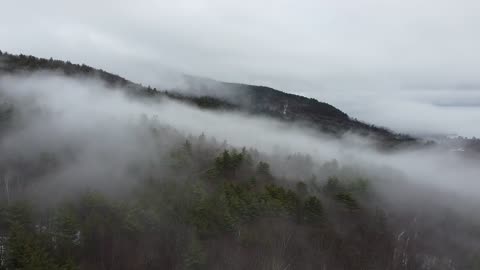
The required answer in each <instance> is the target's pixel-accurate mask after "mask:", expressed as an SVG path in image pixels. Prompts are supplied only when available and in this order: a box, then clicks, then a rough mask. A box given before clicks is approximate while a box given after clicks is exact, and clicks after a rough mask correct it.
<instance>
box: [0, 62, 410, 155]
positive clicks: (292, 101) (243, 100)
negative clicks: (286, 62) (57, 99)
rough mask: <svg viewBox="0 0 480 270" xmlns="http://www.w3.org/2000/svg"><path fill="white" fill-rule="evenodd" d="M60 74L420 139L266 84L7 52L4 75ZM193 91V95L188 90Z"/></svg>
mask: <svg viewBox="0 0 480 270" xmlns="http://www.w3.org/2000/svg"><path fill="white" fill-rule="evenodd" d="M34 71H55V72H60V73H63V74H66V75H68V76H86V77H95V78H99V79H101V80H102V81H104V82H105V83H107V84H108V85H110V86H112V87H122V88H125V89H129V90H130V91H131V93H133V94H135V95H147V96H149V97H152V96H157V97H162V96H167V97H169V98H173V99H177V100H181V101H184V102H188V103H191V104H194V105H197V106H200V107H202V108H205V109H222V110H240V111H243V112H247V113H250V114H253V115H256V116H262V115H263V116H269V117H273V118H275V119H280V120H283V121H287V122H297V123H303V124H304V125H306V126H313V127H314V128H316V129H318V130H320V131H322V132H325V133H328V134H331V135H334V136H341V135H343V134H345V133H354V134H359V135H362V136H365V137H371V138H374V139H375V140H378V141H379V142H381V144H380V145H379V146H380V147H381V148H385V149H389V148H392V147H399V146H408V145H410V144H415V143H416V142H417V141H416V139H414V138H413V137H411V136H408V135H404V134H396V133H394V132H391V131H389V130H387V129H385V128H382V127H377V126H374V125H369V124H366V123H364V122H361V121H358V120H356V119H352V118H350V117H349V116H348V115H347V114H345V113H344V112H342V111H341V110H339V109H337V108H335V107H333V106H332V105H330V104H327V103H323V102H319V101H317V100H315V99H311V98H306V97H302V96H298V95H293V94H288V93H284V92H281V91H278V90H275V89H272V88H269V87H265V86H253V85H245V84H236V83H224V82H217V81H213V80H209V79H203V78H198V77H193V76H187V75H185V76H184V80H183V83H182V85H183V87H185V88H187V89H178V88H173V89H157V88H152V87H150V86H148V87H144V86H142V85H140V84H137V83H133V82H131V81H128V80H126V79H124V78H122V77H120V76H117V75H114V74H111V73H108V72H106V71H103V70H98V69H94V68H92V67H90V66H87V65H84V64H82V65H78V64H72V63H71V62H68V61H67V62H64V61H60V60H53V59H43V58H36V57H34V56H26V55H11V54H8V53H3V54H2V65H0V76H1V73H4V74H5V73H7V74H9V73H10V74H11V73H19V72H20V73H22V72H23V73H25V72H27V73H28V72H34ZM185 90H187V91H185Z"/></svg>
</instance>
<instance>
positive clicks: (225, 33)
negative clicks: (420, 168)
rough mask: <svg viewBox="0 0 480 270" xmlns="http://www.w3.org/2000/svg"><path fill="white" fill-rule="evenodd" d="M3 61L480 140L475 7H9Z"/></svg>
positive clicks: (437, 3)
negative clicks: (40, 62)
mask: <svg viewBox="0 0 480 270" xmlns="http://www.w3.org/2000/svg"><path fill="white" fill-rule="evenodd" d="M0 12H1V16H0V49H1V50H5V51H8V52H12V53H24V54H33V55H36V56H41V57H54V58H59V59H64V60H71V61H72V62H78V63H86V64H89V65H92V66H95V67H99V68H103V69H105V70H108V71H112V72H114V73H118V74H120V75H123V76H126V77H127V78H129V79H131V80H134V81H137V82H140V83H143V84H151V85H167V84H168V79H169V75H168V74H170V73H168V72H167V71H173V72H183V73H189V74H193V75H200V76H205V77H210V78H214V79H217V80H226V81H232V82H243V83H252V84H262V85H269V86H272V87H275V88H279V89H281V90H284V91H287V92H293V93H298V94H302V95H306V96H310V97H315V98H317V99H320V100H324V101H327V102H330V103H332V104H333V105H335V106H337V107H339V108H340V109H342V110H343V111H345V112H347V113H349V114H350V115H351V116H353V117H357V118H359V119H362V120H365V121H369V122H373V123H376V124H380V125H385V126H387V127H391V128H394V129H396V130H399V131H405V132H441V133H458V134H460V135H466V136H477V137H480V125H478V124H477V123H478V122H480V78H479V76H478V71H480V53H479V52H478V48H480V1H475V0H450V1H446V0H417V1H413V0H398V1H397V0H396V1H393V0H356V1H346V0H335V1H333V0H331V1H305V0H303V1H298V0H297V1H293V0H291V1H290V0H276V1H254V0H242V1H228V0H192V1H186V0H177V1H163V0H157V1H154V0H137V1H127V0H115V1H113V0H103V1H102V0H96V1H94V0H83V1H65V0H43V1H37V0H5V1H2V3H1V11H0Z"/></svg>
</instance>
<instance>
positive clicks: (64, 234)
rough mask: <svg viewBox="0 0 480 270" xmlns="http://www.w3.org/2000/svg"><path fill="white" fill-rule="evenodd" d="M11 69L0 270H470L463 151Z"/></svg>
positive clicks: (211, 97) (4, 128) (470, 217)
mask: <svg viewBox="0 0 480 270" xmlns="http://www.w3.org/2000/svg"><path fill="white" fill-rule="evenodd" d="M8 57H12V56H8ZM18 59H20V60H21V58H18ZM18 59H17V60H18ZM25 59H26V60H25ZM28 59H29V58H28V57H25V58H24V60H25V61H29V60H28ZM32 59H33V58H32ZM20 60H18V61H20ZM8 61H11V59H10V60H8ZM8 61H3V64H2V62H0V69H2V71H1V72H0V184H1V185H0V268H1V269H378V270H384V269H391V270H394V269H480V215H479V207H478V206H479V203H480V200H479V198H478V193H479V190H480V183H479V182H478V180H479V179H478V178H479V176H480V168H479V166H478V162H479V159H478V156H477V155H476V154H474V152H472V153H470V152H468V148H467V147H468V145H466V144H465V145H463V144H462V146H461V147H463V148H465V149H463V148H462V149H463V150H465V151H451V150H450V149H448V148H445V147H443V146H441V145H433V144H432V145H425V144H420V143H418V144H412V141H414V139H413V138H410V137H409V136H406V135H395V134H394V133H391V132H390V131H387V130H383V129H379V128H378V130H377V131H375V130H376V129H377V128H376V127H370V128H367V126H368V125H366V124H361V123H360V122H355V121H353V120H352V122H349V121H350V120H349V119H348V116H346V115H345V116H342V115H341V114H340V113H341V111H339V110H338V112H340V113H338V112H337V110H336V108H334V107H333V106H332V108H333V109H329V110H328V111H329V112H331V113H333V114H334V115H335V117H338V118H342V117H343V118H344V120H338V121H339V122H341V121H344V122H341V123H343V124H345V123H351V128H352V129H355V127H360V128H361V131H360V132H355V130H350V131H345V130H344V132H342V133H338V132H337V130H336V132H335V134H332V132H328V131H327V132H326V131H325V130H324V129H321V128H318V126H316V125H306V124H305V121H301V122H300V123H298V121H297V120H305V119H302V117H303V116H302V117H300V116H298V118H300V119H298V118H295V119H283V118H279V117H277V115H276V114H275V112H277V109H276V106H277V107H278V106H280V105H278V104H274V103H272V108H275V110H271V111H270V112H271V113H269V114H268V113H265V112H266V111H265V110H264V109H262V110H249V111H245V110H244V107H242V106H247V105H242V104H244V103H243V102H247V103H248V106H250V108H265V107H264V106H257V105H255V104H257V103H251V102H252V99H251V96H244V98H242V96H241V95H240V98H239V97H235V98H232V96H231V95H228V96H220V97H219V96H218V94H212V93H211V92H208V91H210V90H211V87H210V86H209V87H210V88H209V87H207V88H208V89H207V90H208V91H207V92H206V93H207V94H208V96H205V95H203V94H200V95H198V94H197V95H196V96H191V95H192V94H191V93H190V91H191V90H188V91H187V90H186V91H183V92H181V93H179V92H171V91H168V92H160V91H157V90H155V89H151V88H143V87H142V86H140V85H136V84H133V83H131V82H129V81H127V80H124V79H121V78H119V77H118V78H116V77H115V78H113V77H110V76H114V75H111V74H108V73H106V72H105V73H98V72H93V70H91V71H90V72H86V73H85V74H84V73H78V72H77V71H76V70H77V69H76V68H75V69H72V70H71V72H70V73H69V72H64V71H65V69H63V70H61V72H59V70H58V69H57V70H56V69H46V70H45V68H31V69H30V71H35V72H30V71H29V69H26V68H24V67H25V66H28V65H27V64H25V65H23V66H21V67H22V68H21V69H19V68H18V67H19V65H16V66H15V67H16V68H12V64H11V62H8ZM30 61H31V62H30V63H37V62H38V61H37V60H35V59H33V60H30ZM62 63H63V62H62ZM62 63H60V61H58V63H56V64H55V61H53V60H52V61H48V60H46V63H45V65H49V64H50V65H58V66H63V64H62ZM32 65H33V64H32ZM67 67H68V65H67ZM83 69H85V70H88V69H89V67H86V66H84V67H83ZM52 70H55V73H52ZM67 70H68V69H67ZM20 71H21V72H20ZM77 73H78V74H77ZM75 74H77V75H79V76H72V75H75ZM99 74H100V75H99ZM102 74H103V75H102ZM112 78H113V79H112ZM122 80H123V81H122ZM118 82H122V83H118ZM189 83H190V84H191V86H190V87H191V88H192V89H193V88H195V86H196V85H194V82H193V81H189ZM215 84H216V83H215ZM202 87H203V88H205V85H203V86H200V88H202ZM215 87H216V88H217V87H219V86H218V85H217V86H215ZM216 88H215V91H218V89H216ZM254 89H256V90H255V91H267V92H268V91H271V90H268V89H266V90H265V89H263V90H262V88H261V87H260V88H258V89H257V88H254ZM179 91H180V90H179ZM252 91H253V90H252ZM275 91H276V90H275ZM159 93H161V94H159ZM240 93H243V92H240ZM272 93H273V92H272ZM256 95H258V96H262V94H256ZM272 95H273V94H272ZM236 100H241V102H240V103H239V104H236V103H235V101H236ZM253 101H258V99H253ZM312 102H313V101H312ZM298 104H300V105H301V104H302V102H301V100H300V99H299V101H298ZM291 105H292V103H290V106H291ZM300 105H297V106H300ZM304 106H305V107H306V108H311V107H309V106H308V104H306V105H304ZM280 108H281V110H280V111H281V113H282V114H283V112H284V110H285V114H286V115H287V116H288V114H289V111H288V110H289V109H288V108H287V107H286V106H285V104H284V103H281V106H280ZM325 108H327V107H325ZM328 108H329V107H328ZM298 114H300V112H299V113H298ZM304 115H306V114H304ZM312 115H316V116H315V117H318V118H322V117H325V119H328V121H331V122H332V123H335V120H332V119H336V118H331V117H330V116H328V115H323V116H322V115H321V114H319V112H314V113H312ZM287 116H286V117H285V118H288V117H287ZM345 117H346V118H345ZM292 118H294V117H293V116H292ZM328 121H327V122H328ZM327 122H325V121H324V122H322V123H327ZM354 123H357V124H354ZM343 124H340V125H339V126H343ZM355 125H358V126H355ZM330 127H333V126H332V125H330ZM368 130H370V131H371V132H372V133H373V135H372V136H364V135H365V133H366V131H368ZM379 134H384V135H382V136H380V135H379ZM367 135H369V134H367ZM386 138H389V139H388V140H387V139H386ZM377 140H380V141H381V143H380V144H381V145H389V146H391V145H395V147H394V149H393V150H392V149H390V150H389V151H385V148H384V147H382V148H380V150H379V147H378V145H379V143H378V141H377ZM396 140H398V141H401V142H402V143H403V141H406V142H408V143H406V144H402V143H400V144H398V142H396V143H394V141H396ZM386 142H387V143H386ZM465 152H468V154H466V153H465Z"/></svg>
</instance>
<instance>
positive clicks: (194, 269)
mask: <svg viewBox="0 0 480 270" xmlns="http://www.w3.org/2000/svg"><path fill="white" fill-rule="evenodd" d="M206 261H207V254H206V252H205V249H204V248H203V246H202V243H201V241H200V240H199V239H198V238H197V237H195V236H194V237H191V239H190V242H189V244H188V248H187V251H186V253H185V255H184V265H185V269H186V270H202V269H206Z"/></svg>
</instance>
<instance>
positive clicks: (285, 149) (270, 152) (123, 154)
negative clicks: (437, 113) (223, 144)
mask: <svg viewBox="0 0 480 270" xmlns="http://www.w3.org/2000/svg"><path fill="white" fill-rule="evenodd" d="M0 90H1V94H2V96H3V98H2V99H3V100H5V101H6V102H7V103H11V104H14V108H16V109H15V110H18V111H17V115H18V116H17V117H18V119H17V121H16V123H17V124H15V126H14V127H13V128H10V129H9V130H10V131H7V132H6V133H5V134H4V135H3V137H2V140H1V144H0V150H1V151H0V153H1V156H0V158H1V159H2V160H9V159H12V158H14V157H21V158H23V159H27V160H28V159H31V158H38V157H39V156H40V155H41V154H42V153H49V152H50V153H58V154H61V155H62V159H61V160H63V162H64V163H65V164H60V168H61V169H60V170H56V172H55V174H54V175H48V176H47V177H45V178H46V179H48V181H45V182H42V181H39V183H41V184H40V185H39V186H36V187H35V190H34V193H37V195H38V193H42V190H43V191H47V194H49V193H48V192H54V194H52V195H49V196H54V195H59V194H61V191H62V190H70V191H75V190H78V189H79V188H86V187H93V188H99V189H104V190H109V191H111V192H112V191H113V192H115V191H117V190H121V189H122V188H124V187H127V186H129V185H131V184H132V180H129V177H130V176H129V173H128V171H129V170H130V169H131V168H132V167H134V168H135V166H137V167H139V168H150V167H149V166H151V165H150V164H152V163H155V164H158V165H155V166H156V167H157V168H156V169H155V170H156V171H157V172H158V173H161V171H162V170H163V169H164V167H167V164H165V158H164V157H165V155H166V154H168V152H169V151H170V150H171V148H172V147H173V146H174V145H175V144H176V143H178V142H179V141H181V140H182V139H181V138H182V136H188V135H193V136H198V135H200V134H202V133H204V134H206V135H207V136H209V137H210V136H213V137H215V138H216V140H218V141H223V140H226V141H227V143H228V144H229V145H230V146H233V147H238V148H241V147H247V148H256V149H258V150H259V151H260V152H261V153H262V154H263V155H264V156H265V158H266V159H267V160H268V161H269V162H271V163H272V168H273V173H274V174H276V175H279V176H282V175H283V176H285V175H286V176H288V177H292V178H295V177H296V175H298V176H299V177H305V176H308V174H309V173H311V172H308V171H307V172H300V171H288V170H286V169H285V168H281V166H280V167H279V166H277V167H276V166H275V164H276V160H281V159H284V158H285V157H286V156H287V155H289V154H294V153H302V154H308V155H310V156H311V158H312V160H313V162H314V164H315V166H317V167H319V166H320V165H321V164H323V163H324V162H328V161H331V160H333V159H335V160H337V161H338V163H339V164H340V165H341V166H347V167H348V166H350V167H353V168H358V170H357V172H358V174H359V176H360V175H362V174H365V175H366V176H368V175H372V176H374V177H375V178H379V179H384V180H388V181H394V180H395V179H397V178H398V179H404V180H405V179H407V180H408V181H409V182H411V183H414V185H417V186H419V187H422V189H423V188H428V189H431V190H437V191H438V192H442V194H448V196H445V197H441V198H436V199H435V200H438V202H440V201H443V203H444V202H445V200H447V197H448V198H449V199H448V200H447V201H450V199H451V198H457V199H458V200H461V201H464V200H467V201H473V202H478V190H480V189H479V188H480V183H479V182H478V181H477V180H478V177H479V176H480V168H479V167H478V160H468V159H466V158H465V157H462V156H461V155H460V154H459V153H457V152H451V151H446V150H445V149H436V148H427V149H425V148H422V149H417V150H403V151H397V152H393V153H380V152H378V151H376V150H374V147H373V142H371V141H368V140H367V139H365V138H360V137H356V136H354V135H351V134H347V135H344V136H343V138H341V139H334V138H331V137H329V136H328V135H325V134H320V133H318V132H317V131H315V130H310V129H308V128H305V127H300V126H296V125H295V124H286V123H282V122H278V121H276V120H272V119H269V118H262V117H252V116H247V115H243V114H241V113H232V112H220V113H219V112H212V111H205V110H200V109H198V108H195V107H191V106H188V105H186V104H182V103H178V102H175V101H172V100H169V99H167V98H162V99H161V100H156V99H155V100H151V101H145V100H139V99H133V98H131V97H127V95H126V94H125V92H124V91H121V89H116V90H115V89H110V88H107V86H105V85H104V84H102V82H99V81H96V80H92V79H81V78H67V77H63V76H60V75H56V74H51V73H36V74H33V75H24V76H3V77H1V78H0ZM142 121H143V122H145V121H147V122H148V121H151V123H153V124H154V126H156V127H161V126H169V127H171V128H173V129H174V130H176V131H169V132H163V133H161V136H160V137H159V138H156V137H154V136H153V135H152V133H151V132H149V131H148V130H145V128H144V126H142V125H141V123H142ZM176 132H178V133H176ZM68 153H75V154H72V155H69V154H68ZM152 166H153V165H152ZM397 175H400V176H401V177H397ZM402 181H403V180H402ZM45 183H48V184H45ZM388 193H389V194H391V195H395V194H396V195H395V196H403V195H406V194H398V190H389V191H388ZM452 207H453V206H452Z"/></svg>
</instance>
